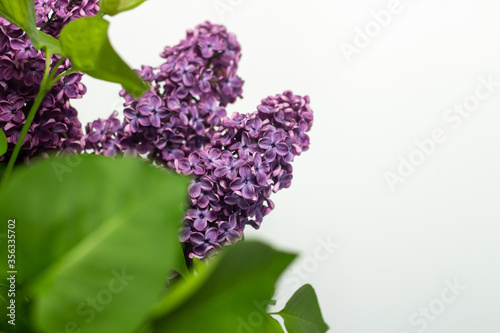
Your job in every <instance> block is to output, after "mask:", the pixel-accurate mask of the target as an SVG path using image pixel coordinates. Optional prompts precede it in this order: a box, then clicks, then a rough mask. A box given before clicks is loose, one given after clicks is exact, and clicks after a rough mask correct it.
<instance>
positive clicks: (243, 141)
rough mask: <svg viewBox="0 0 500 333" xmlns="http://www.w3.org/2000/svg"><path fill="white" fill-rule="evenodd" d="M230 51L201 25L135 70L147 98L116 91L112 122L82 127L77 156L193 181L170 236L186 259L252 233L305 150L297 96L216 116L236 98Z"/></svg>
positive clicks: (236, 54) (307, 118)
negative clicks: (140, 164) (118, 107)
mask: <svg viewBox="0 0 500 333" xmlns="http://www.w3.org/2000/svg"><path fill="white" fill-rule="evenodd" d="M240 50H241V48H240V45H239V44H238V42H237V41H236V38H235V37H234V35H232V34H230V33H228V32H227V31H226V29H225V28H224V27H223V26H219V25H212V24H210V23H209V22H206V23H204V24H201V25H199V26H198V27H196V28H195V29H194V30H192V31H188V33H187V37H186V39H184V40H182V41H181V42H180V44H178V45H176V46H174V47H166V48H165V49H164V51H163V53H162V54H161V56H162V57H163V58H164V59H165V62H164V63H163V64H161V65H159V66H157V67H150V66H142V68H141V70H140V71H138V73H139V74H140V75H141V76H142V77H143V78H144V79H145V80H147V81H148V82H150V83H151V85H152V89H151V91H150V92H149V93H147V94H146V95H145V96H143V97H141V98H139V99H138V100H134V99H133V98H132V97H131V96H130V95H128V94H127V93H126V92H125V91H122V92H121V93H120V95H121V96H122V97H124V99H125V102H124V115H125V119H124V121H123V122H122V123H121V124H120V122H119V121H118V120H117V118H116V117H117V112H114V113H113V115H112V116H111V117H110V118H108V119H99V120H97V121H94V122H93V123H90V124H88V125H87V127H86V133H87V134H86V135H85V136H84V141H85V147H86V150H87V152H90V153H96V154H104V155H108V156H115V155H116V154H119V153H120V149H121V150H122V152H121V153H122V154H124V153H125V152H127V151H130V150H131V149H133V150H134V153H135V155H134V156H136V155H137V154H142V156H143V157H144V158H148V159H149V160H153V161H154V162H155V163H156V164H157V165H160V166H166V167H169V168H171V169H174V170H176V171H177V172H178V173H180V174H184V175H190V176H192V177H193V180H192V182H191V184H190V185H189V188H188V194H189V198H190V202H189V203H190V206H191V207H190V209H189V210H188V211H187V213H186V216H185V218H184V223H183V226H182V228H181V231H180V236H179V238H180V240H181V241H182V242H184V243H185V252H186V255H187V256H188V257H190V258H192V257H197V258H203V257H204V256H206V255H207V253H209V252H210V251H212V250H214V249H217V248H220V247H221V246H223V245H225V244H228V243H232V242H235V241H237V240H239V239H240V238H241V236H242V233H243V229H244V228H245V226H246V225H251V226H252V227H254V228H259V227H260V224H261V222H262V220H263V218H264V216H266V215H267V214H269V213H270V212H271V211H272V210H273V209H274V203H273V202H272V201H271V199H270V196H271V194H272V193H275V192H277V191H278V190H280V189H282V188H287V187H289V186H290V184H291V180H292V171H293V169H292V166H291V164H290V163H291V162H292V161H293V159H294V157H295V156H298V155H300V154H301V153H302V152H303V151H306V150H307V149H308V148H309V136H308V134H307V132H308V131H309V130H310V128H311V126H312V123H313V113H312V111H311V109H310V106H309V97H307V96H305V97H301V96H297V95H294V94H293V93H292V92H291V91H285V92H284V93H283V94H279V95H276V96H271V97H268V98H266V99H263V100H262V102H261V104H260V105H259V106H257V110H256V111H255V112H253V113H249V114H239V113H235V114H233V115H231V116H229V117H228V116H226V109H225V107H226V106H227V104H229V103H234V102H235V101H236V99H237V98H238V97H241V93H242V89H241V88H242V84H243V81H242V80H241V79H240V78H239V77H238V76H237V75H236V69H237V64H238V61H239V59H240V57H241V52H240ZM153 110H156V114H159V115H158V116H155V117H156V118H157V119H155V120H154V121H153V120H152V117H153V116H154V114H153ZM158 111H159V112H158ZM132 145H133V147H134V148H132ZM135 147H142V149H141V150H140V151H137V150H135V149H136V148H135Z"/></svg>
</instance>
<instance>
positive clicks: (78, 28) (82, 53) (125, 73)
mask: <svg viewBox="0 0 500 333" xmlns="http://www.w3.org/2000/svg"><path fill="white" fill-rule="evenodd" d="M108 28H109V22H108V21H106V20H105V19H103V18H102V17H99V16H94V17H83V18H80V19H77V20H74V21H72V22H70V23H68V24H67V25H66V26H65V27H64V28H63V29H62V31H61V36H60V37H59V41H60V43H61V47H62V50H63V54H64V55H65V56H67V57H69V58H70V60H71V62H72V64H73V68H74V69H76V70H78V71H81V72H85V73H87V74H89V75H90V76H93V77H95V78H97V79H100V80H104V81H109V82H115V83H120V84H121V85H122V86H123V87H124V88H125V90H127V91H128V92H129V93H130V94H131V95H132V96H134V97H136V98H138V97H140V96H142V94H144V93H145V92H146V91H147V90H148V89H149V88H150V87H149V85H148V84H147V83H146V82H145V81H144V80H142V79H141V78H140V77H139V76H138V75H137V74H136V73H135V72H134V71H133V70H132V69H131V68H130V67H129V66H128V65H127V64H126V63H125V62H124V61H123V60H122V59H121V58H120V56H119V55H118V54H117V53H116V52H115V50H114V49H113V47H112V46H111V43H110V42H109V39H108Z"/></svg>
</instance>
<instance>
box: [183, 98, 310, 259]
mask: <svg viewBox="0 0 500 333" xmlns="http://www.w3.org/2000/svg"><path fill="white" fill-rule="evenodd" d="M312 123H313V113H312V111H311V109H310V106H309V97H307V96H306V97H301V96H296V95H294V94H293V93H292V92H291V91H285V92H284V93H283V94H280V95H276V96H274V97H268V98H266V99H264V100H262V104H260V105H259V106H258V107H257V111H256V112H254V113H251V114H244V115H242V114H238V113H236V114H234V115H233V116H232V117H228V118H225V119H224V120H223V123H222V126H221V127H220V128H219V130H218V131H217V132H216V133H215V135H214V136H213V137H212V138H211V142H210V143H209V144H207V145H205V147H204V148H203V149H202V150H199V151H196V152H192V153H191V154H189V156H187V157H185V158H181V159H179V160H176V162H175V165H176V170H177V171H178V172H180V173H182V174H186V175H193V177H194V179H193V181H192V183H191V184H190V186H189V189H188V191H189V196H190V199H191V209H189V210H188V211H187V214H186V218H185V223H184V227H183V230H182V233H181V236H180V239H181V241H183V242H185V244H186V245H187V252H188V254H189V256H191V257H192V256H195V257H198V258H201V257H203V256H205V255H206V253H207V252H208V251H209V250H211V249H214V248H218V247H220V246H221V245H223V244H224V243H226V242H234V241H235V240H237V239H239V238H240V237H241V235H242V232H243V229H244V228H245V226H246V225H247V224H250V225H251V226H253V227H254V228H256V229H258V228H259V227H260V224H261V222H262V220H263V217H264V216H265V215H267V214H268V213H269V212H270V211H271V210H272V209H273V208H274V204H273V202H272V201H271V199H270V196H271V193H273V192H274V193H275V192H277V191H279V190H280V189H282V188H288V187H289V186H290V184H291V180H292V170H293V168H292V165H291V162H292V161H293V160H294V157H295V156H298V155H300V154H301V153H302V152H303V151H305V150H307V149H308V148H309V136H308V135H307V133H306V132H308V131H309V130H310V129H311V126H312Z"/></svg>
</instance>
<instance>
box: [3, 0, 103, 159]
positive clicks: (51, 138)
mask: <svg viewBox="0 0 500 333" xmlns="http://www.w3.org/2000/svg"><path fill="white" fill-rule="evenodd" d="M97 2H98V0H78V1H69V0H35V8H36V15H37V26H38V27H39V28H40V29H41V30H42V31H44V32H46V33H48V34H50V35H52V36H54V37H57V36H58V35H59V33H60V31H61V29H62V27H63V26H64V25H65V24H67V23H68V22H69V21H71V20H74V19H76V18H79V17H82V16H91V15H95V14H96V13H97V12H98V10H99V7H98V6H97ZM60 58H61V57H60V56H52V57H51V59H50V61H51V64H50V67H51V68H52V69H53V68H54V67H55V66H56V64H58V61H59V60H60ZM45 65H46V57H45V54H44V53H43V52H42V51H40V50H36V49H35V48H34V47H33V45H32V44H31V41H30V40H29V38H28V36H27V34H26V33H24V32H23V31H22V30H21V29H20V28H18V27H17V26H15V25H13V24H11V23H9V22H8V21H6V20H4V19H2V18H0V129H2V130H3V131H4V132H5V134H6V135H7V142H8V151H7V153H6V154H5V155H3V156H1V157H0V162H5V161H8V160H9V158H10V156H11V154H12V151H13V149H14V146H15V144H16V143H17V141H18V139H19V135H20V133H21V129H22V127H23V125H24V122H25V119H26V116H27V115H28V112H29V109H30V107H31V105H32V104H33V101H34V100H35V98H36V95H37V93H38V91H39V88H40V83H41V81H42V78H43V73H44V71H45ZM70 66H71V63H70V62H69V61H67V60H66V61H64V62H62V63H59V65H58V73H61V72H63V71H65V70H67V69H68V68H70ZM81 78H82V75H81V74H80V73H71V74H69V75H68V76H66V77H64V78H63V79H62V80H60V81H59V82H58V83H57V84H56V85H55V86H54V87H53V89H52V90H51V91H50V92H49V93H48V94H47V96H46V97H45V99H44V100H43V103H42V105H41V108H40V109H39V111H38V112H37V114H36V116H35V119H34V121H33V123H32V125H31V127H30V129H29V131H28V134H27V136H26V138H25V140H24V143H23V146H22V148H21V151H20V157H21V160H22V159H25V160H26V159H29V158H30V157H33V156H36V155H43V154H45V153H46V152H49V151H52V150H56V151H62V150H69V151H72V152H77V151H80V150H81V149H82V144H81V138H82V135H83V132H82V130H81V123H80V122H79V120H78V118H77V111H76V110H75V109H74V108H73V107H71V105H70V100H71V99H74V98H81V97H82V96H83V95H84V94H85V93H86V88H85V86H84V85H83V84H82V83H81Z"/></svg>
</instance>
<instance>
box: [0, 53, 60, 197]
mask: <svg viewBox="0 0 500 333" xmlns="http://www.w3.org/2000/svg"><path fill="white" fill-rule="evenodd" d="M51 56H52V55H51V54H50V53H48V52H47V54H46V62H45V73H44V74H43V79H42V83H41V84H40V90H39V92H38V94H37V95H36V99H35V102H34V103H33V105H32V106H31V109H30V112H29V113H28V117H26V122H25V123H24V126H23V128H22V130H21V134H20V135H19V139H18V140H17V143H16V146H15V147H14V151H13V152H12V156H11V157H10V160H9V164H7V168H6V169H5V173H4V174H3V177H2V182H1V184H0V192H2V190H3V189H4V187H5V184H6V183H7V181H8V180H9V177H10V174H11V172H12V169H13V168H14V164H15V163H16V160H17V156H18V155H19V152H20V151H21V147H22V145H23V142H24V139H25V138H26V135H27V134H28V130H29V129H30V126H31V123H32V122H33V119H34V118H35V115H36V112H37V111H38V108H39V107H40V105H41V104H42V101H43V99H44V98H45V95H47V93H48V92H49V91H50V89H52V87H53V86H54V84H55V83H56V82H57V81H58V80H59V79H60V78H61V77H63V76H64V75H67V74H69V73H68V72H69V71H66V72H64V73H62V74H61V75H59V76H57V78H56V81H53V80H51V79H52V78H53V77H54V76H55V74H56V72H57V70H58V68H59V64H60V63H62V61H63V60H62V58H61V59H60V60H59V61H58V62H57V65H56V67H55V68H54V70H53V71H52V72H51V71H50V63H51V59H50V57H51ZM63 74H64V75H63Z"/></svg>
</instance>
